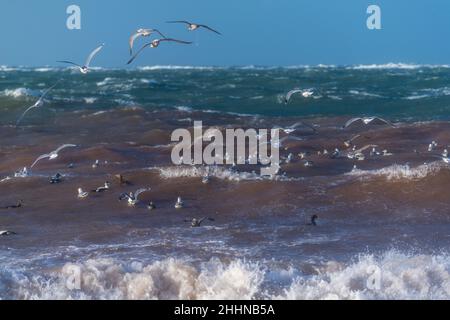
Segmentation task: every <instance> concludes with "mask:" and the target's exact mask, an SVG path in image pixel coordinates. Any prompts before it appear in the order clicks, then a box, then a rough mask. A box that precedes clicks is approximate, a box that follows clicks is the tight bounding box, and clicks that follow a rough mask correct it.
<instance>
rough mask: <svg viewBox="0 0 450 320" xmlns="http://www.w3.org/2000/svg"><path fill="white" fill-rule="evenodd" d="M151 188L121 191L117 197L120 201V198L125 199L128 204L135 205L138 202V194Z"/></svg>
mask: <svg viewBox="0 0 450 320" xmlns="http://www.w3.org/2000/svg"><path fill="white" fill-rule="evenodd" d="M150 190H151V189H150V188H142V189H139V190H137V191H136V192H134V193H133V192H130V193H123V194H122V195H121V196H120V198H119V200H120V201H122V200H127V201H128V204H129V205H130V206H135V205H136V204H137V203H138V202H139V199H138V198H139V195H140V194H141V193H144V192H147V191H150Z"/></svg>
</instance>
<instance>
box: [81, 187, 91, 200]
mask: <svg viewBox="0 0 450 320" xmlns="http://www.w3.org/2000/svg"><path fill="white" fill-rule="evenodd" d="M88 195H89V192H86V191H83V189H81V188H78V198H79V199H84V198H87V196H88Z"/></svg>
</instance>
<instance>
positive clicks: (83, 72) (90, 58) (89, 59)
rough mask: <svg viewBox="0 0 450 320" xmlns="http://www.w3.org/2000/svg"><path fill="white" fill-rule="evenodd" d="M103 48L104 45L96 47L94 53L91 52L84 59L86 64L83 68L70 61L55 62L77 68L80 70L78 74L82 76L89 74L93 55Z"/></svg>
mask: <svg viewBox="0 0 450 320" xmlns="http://www.w3.org/2000/svg"><path fill="white" fill-rule="evenodd" d="M104 46H105V44H102V45H100V46H98V47H97V48H95V49H94V51H92V52H91V54H90V55H89V56H88V58H87V59H86V63H85V64H84V65H83V66H80V65H79V64H77V63H74V62H71V61H57V62H60V63H67V64H71V65H74V66H77V67H78V68H79V69H80V72H81V73H82V74H86V73H88V72H89V65H90V64H91V61H92V59H93V58H94V57H95V55H96V54H97V53H99V52H100V50H102V49H103V47H104Z"/></svg>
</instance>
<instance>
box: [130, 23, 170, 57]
mask: <svg viewBox="0 0 450 320" xmlns="http://www.w3.org/2000/svg"><path fill="white" fill-rule="evenodd" d="M153 33H157V34H159V35H160V36H161V37H163V38H165V37H166V36H165V35H163V34H162V33H161V32H159V30H158V29H138V30H137V31H136V32H135V33H134V34H132V35H131V37H130V41H129V44H130V56H131V55H133V45H134V41H136V39H137V38H139V37H143V38H146V37H150V36H151V35H152V34H153Z"/></svg>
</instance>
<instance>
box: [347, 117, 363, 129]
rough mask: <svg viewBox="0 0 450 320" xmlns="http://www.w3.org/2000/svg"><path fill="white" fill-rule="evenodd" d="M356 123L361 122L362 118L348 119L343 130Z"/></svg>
mask: <svg viewBox="0 0 450 320" xmlns="http://www.w3.org/2000/svg"><path fill="white" fill-rule="evenodd" d="M357 121H363V119H362V118H353V119H350V120H348V121H347V122H346V123H345V124H344V126H343V128H344V129H345V128H348V127H349V126H351V125H352V124H354V123H355V122H357Z"/></svg>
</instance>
